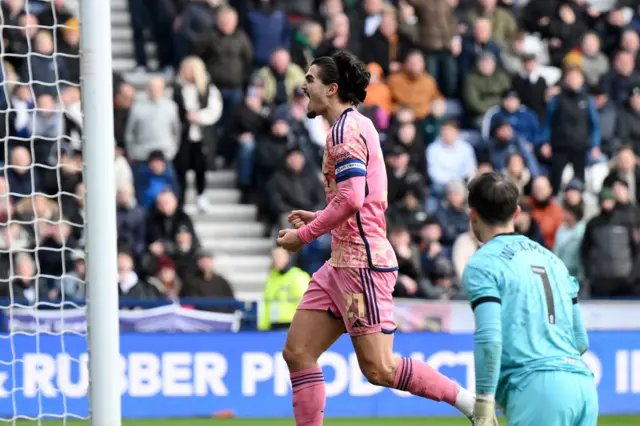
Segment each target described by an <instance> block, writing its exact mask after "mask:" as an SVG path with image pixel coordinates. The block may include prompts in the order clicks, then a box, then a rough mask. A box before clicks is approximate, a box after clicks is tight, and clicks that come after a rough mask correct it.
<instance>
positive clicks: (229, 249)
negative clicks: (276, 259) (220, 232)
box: [202, 238, 273, 255]
mask: <svg viewBox="0 0 640 426" xmlns="http://www.w3.org/2000/svg"><path fill="white" fill-rule="evenodd" d="M202 245H203V246H204V247H206V248H207V249H209V250H213V252H214V253H215V254H216V255H218V254H221V255H222V254H226V255H248V254H251V255H260V254H262V255H264V254H268V253H269V252H270V251H271V249H272V248H273V241H272V240H270V239H267V238H207V239H206V240H203V241H202Z"/></svg>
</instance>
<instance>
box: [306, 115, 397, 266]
mask: <svg viewBox="0 0 640 426" xmlns="http://www.w3.org/2000/svg"><path fill="white" fill-rule="evenodd" d="M322 173H323V175H324V189H325V193H326V196H327V203H328V204H329V205H328V207H327V208H326V209H325V210H323V211H321V212H318V214H317V215H316V220H314V221H313V222H312V223H311V224H310V225H307V226H305V227H303V228H301V229H300V230H299V235H300V238H301V239H302V241H303V242H305V243H307V242H309V241H311V240H313V239H314V238H317V237H318V236H320V235H322V234H323V233H325V232H329V231H331V235H332V243H331V249H332V253H331V259H330V260H329V264H330V265H332V266H334V267H352V268H372V269H374V270H377V271H381V272H383V271H395V270H397V267H398V263H397V260H396V256H395V253H394V251H393V248H392V247H391V244H390V243H389V240H387V224H386V220H385V211H386V210H387V205H388V203H387V171H386V168H385V163H384V158H383V156H382V149H381V147H380V137H379V135H378V132H377V131H376V129H375V127H374V125H373V123H372V122H371V120H369V119H368V118H366V117H365V116H363V115H362V114H360V113H359V112H358V111H356V110H355V109H353V108H349V109H347V110H346V111H345V112H344V113H343V114H342V115H341V116H340V118H339V119H338V120H337V121H336V123H335V124H334V125H333V126H332V127H331V130H330V132H329V135H328V136H327V142H326V150H325V154H324V159H323V162H322ZM336 197H343V198H342V199H340V198H336ZM334 199H335V200H334ZM353 200H359V201H353ZM332 201H334V202H333V203H332ZM358 208H359V210H358ZM332 209H333V210H334V211H331V210H332ZM344 209H349V210H348V211H346V212H345V211H344ZM356 210H357V211H356ZM345 215H346V217H347V219H346V220H344V221H341V222H340V223H336V224H333V223H331V225H337V226H329V222H334V221H332V220H331V219H330V218H329V217H327V218H325V217H324V216H333V217H336V216H337V217H342V216H345ZM321 216H322V217H321ZM316 222H319V223H316ZM321 222H322V223H326V224H327V226H322V225H321ZM326 228H329V229H326Z"/></svg>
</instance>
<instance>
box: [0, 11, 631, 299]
mask: <svg viewBox="0 0 640 426" xmlns="http://www.w3.org/2000/svg"><path fill="white" fill-rule="evenodd" d="M638 3H639V2H638V0H599V1H597V0H528V1H524V0H502V1H498V0H398V1H384V0H362V1H356V0H296V1H278V0H228V1H225V0H162V1H159V2H149V1H146V0H129V6H130V12H131V18H132V19H131V25H132V29H133V36H134V51H135V60H136V64H137V67H136V72H139V73H146V72H151V71H152V72H160V73H159V74H154V75H155V77H154V78H152V79H151V80H150V81H149V84H148V88H147V96H146V97H136V96H135V89H134V87H133V86H132V85H131V84H130V83H129V82H127V81H126V79H125V78H124V77H123V76H121V75H118V74H114V91H113V94H114V139H115V144H116V153H117V154H116V157H117V158H116V170H117V182H116V185H117V192H118V241H119V257H118V271H119V277H120V278H119V284H118V285H119V290H120V294H121V296H122V297H129V298H149V299H163V298H164V299H169V300H171V299H176V298H178V297H189V296H203V297H204V296H209V297H212V296H232V294H233V291H232V289H231V287H230V285H229V284H228V283H227V282H226V280H224V278H222V277H220V276H218V275H217V274H215V272H214V268H213V261H212V256H211V255H212V253H208V252H207V251H206V250H203V249H202V248H201V247H200V244H199V241H198V236H197V235H196V233H195V230H194V226H193V223H192V220H191V218H190V217H189V216H188V215H187V214H186V213H185V212H184V209H183V205H184V202H185V188H186V186H187V178H186V176H187V172H188V171H190V170H193V171H194V172H195V183H196V185H195V186H196V195H197V198H196V204H197V207H198V209H199V210H200V211H201V212H202V213H204V214H206V213H207V212H209V211H210V210H211V207H212V206H211V205H210V203H209V201H208V200H207V198H206V196H205V195H204V190H205V172H206V170H208V169H214V168H229V167H234V168H235V169H236V170H237V176H238V181H237V184H238V187H239V188H240V189H241V191H242V195H243V197H242V201H243V202H244V203H255V204H257V205H258V206H259V210H260V218H261V220H262V221H263V222H264V223H265V224H266V225H267V226H266V228H267V229H268V230H269V233H271V232H272V231H273V230H277V229H278V228H280V227H283V226H286V225H287V224H286V214H287V213H288V212H290V211H291V210H293V209H304V210H317V209H320V208H322V207H323V206H324V203H325V197H324V193H323V188H322V184H321V180H320V165H321V163H322V155H323V150H324V145H325V139H326V135H327V130H328V128H329V126H328V123H326V122H323V120H322V119H320V118H318V119H314V120H310V119H308V118H307V117H306V110H305V105H306V101H307V100H306V98H305V96H304V94H303V93H302V91H301V89H300V85H301V83H302V82H303V79H304V74H305V72H306V70H307V69H308V67H309V66H310V64H311V62H312V61H313V59H314V58H315V57H318V56H323V55H331V54H332V53H334V52H336V51H338V50H340V49H348V50H350V51H352V52H354V53H355V54H357V55H358V56H359V57H361V58H362V59H363V60H364V61H365V62H366V63H367V64H368V69H369V72H370V73H371V84H370V86H369V89H368V95H367V98H366V100H365V102H364V104H363V105H360V106H359V110H360V111H361V112H362V113H363V114H365V115H367V116H368V117H369V118H370V119H371V120H372V121H373V122H374V124H375V125H376V127H377V128H378V130H379V131H380V133H381V140H382V145H383V146H382V148H383V151H384V153H385V158H386V160H387V173H388V178H389V191H388V202H389V209H388V218H387V219H388V224H389V235H390V240H391V242H392V244H393V246H394V248H395V250H396V254H397V256H398V260H399V263H400V273H399V279H398V283H397V286H396V296H400V297H415V298H429V299H450V298H455V297H460V296H461V295H460V285H459V278H460V276H461V272H462V269H463V268H464V265H465V263H466V261H467V260H468V259H469V257H470V256H471V255H472V254H473V253H474V252H475V251H476V250H477V248H478V246H479V243H478V242H477V241H476V240H475V238H474V236H473V235H472V234H471V233H469V225H468V216H467V206H466V181H468V180H469V179H470V178H472V177H473V176H474V175H476V174H478V173H483V172H486V171H488V170H500V171H503V172H504V173H506V174H508V175H510V176H511V177H512V178H513V179H515V180H516V181H517V182H518V184H519V185H520V187H521V189H522V203H521V208H522V214H520V216H519V217H518V219H517V229H518V231H519V232H521V233H523V234H525V235H527V236H529V237H530V238H532V239H533V240H535V241H538V242H539V243H541V244H543V245H544V246H545V247H547V248H548V249H550V250H553V251H554V252H556V253H557V254H558V255H559V256H560V258H561V259H562V260H563V261H564V262H565V263H566V264H567V266H568V267H569V269H570V271H571V272H572V274H574V275H575V276H576V277H578V279H579V280H580V281H581V283H582V290H583V292H584V293H585V294H587V295H592V296H597V297H628V296H637V295H639V294H640V210H638V208H639V207H638V206H639V203H640V166H638V165H637V157H638V155H640V37H639V31H640V5H639V4H638ZM2 6H3V9H2V11H3V15H2V17H3V24H4V25H6V26H7V29H5V31H4V33H3V35H4V38H5V40H4V43H5V50H4V56H3V59H4V67H3V69H2V70H3V72H2V76H1V77H2V81H3V82H4V83H5V84H4V87H5V90H4V92H2V93H0V95H2V96H0V103H1V104H2V106H3V108H2V109H3V111H2V117H1V118H2V120H0V122H2V127H1V128H0V131H1V132H2V136H3V141H4V143H5V145H6V147H5V149H3V150H0V155H3V154H4V153H6V158H2V159H1V160H3V161H4V164H5V166H4V178H2V177H0V189H1V190H2V191H1V193H2V194H4V195H3V196H2V198H0V201H1V203H2V206H1V209H2V212H3V217H4V221H3V226H2V238H0V245H1V246H2V247H1V249H2V256H0V260H1V261H2V262H3V265H4V266H2V267H0V272H2V273H3V274H4V276H5V277H9V276H11V277H13V279H12V281H10V282H9V281H7V280H5V284H0V294H2V295H4V296H8V295H13V296H14V297H18V296H20V297H21V298H25V299H28V300H30V301H33V300H35V298H36V297H40V298H41V299H47V298H48V299H57V298H60V297H66V298H82V297H84V292H85V291H86V289H85V287H84V285H83V277H84V260H83V256H82V255H81V253H82V247H83V237H84V235H83V231H82V223H83V221H84V213H83V212H84V206H83V198H82V196H83V192H84V189H83V188H84V187H83V184H82V174H81V164H82V159H81V155H82V152H81V142H80V140H81V137H80V135H81V132H82V120H81V115H80V113H79V111H80V105H79V104H80V93H79V89H78V83H79V75H80V73H79V64H78V57H77V54H78V29H77V21H76V19H75V18H74V17H73V15H72V14H71V13H70V12H69V11H68V10H67V9H66V7H65V4H64V0H54V1H51V2H45V1H40V0H30V1H29V4H28V8H26V7H25V4H24V0H5V1H4V2H3V3H2ZM148 35H150V36H151V39H152V41H153V42H155V44H156V47H157V48H156V52H157V57H158V68H157V69H150V62H149V61H148V60H147V57H146V51H145V40H146V39H147V38H148V37H147V36H148ZM54 40H55V46H54ZM29 52H31V53H29ZM74 55H75V56H74ZM167 86H168V87H170V88H171V90H170V91H168V90H167ZM34 107H35V108H37V109H34ZM329 255H330V237H329V236H328V235H327V236H323V237H322V238H320V239H318V240H316V241H314V242H313V243H312V244H309V245H308V246H306V247H304V249H303V250H302V251H301V252H300V253H299V254H298V255H297V256H296V258H295V259H293V260H292V261H293V262H295V264H296V265H297V268H300V269H302V270H304V271H305V272H307V273H309V274H311V273H313V272H314V271H315V270H317V269H318V268H319V267H320V265H322V263H323V262H324V261H325V260H326V259H327V258H328V257H329ZM280 257H281V253H274V258H278V259H279V258H280ZM276 263H278V264H282V263H283V262H276ZM290 270H291V268H290V265H287V266H286V267H279V268H274V270H273V271H272V274H271V275H270V277H276V278H277V277H279V274H280V275H282V274H286V273H288V271H290ZM296 270H297V269H296ZM35 271H37V272H38V274H37V278H35V277H34V275H35V274H34V272H35ZM296 276H298V275H296ZM270 279H271V278H270Z"/></svg>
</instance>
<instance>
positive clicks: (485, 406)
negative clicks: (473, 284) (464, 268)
mask: <svg viewBox="0 0 640 426" xmlns="http://www.w3.org/2000/svg"><path fill="white" fill-rule="evenodd" d="M501 311H502V309H501V306H500V303H499V302H497V301H488V302H485V303H480V304H478V305H476V306H475V309H474V314H475V319H476V333H475V348H474V355H475V368H476V392H477V400H476V409H475V414H474V415H475V417H476V419H480V418H483V417H486V418H493V416H494V415H495V410H496V405H495V393H496V388H497V387H498V378H499V376H500V358H501V356H502V312H501Z"/></svg>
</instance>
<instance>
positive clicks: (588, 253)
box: [580, 187, 638, 297]
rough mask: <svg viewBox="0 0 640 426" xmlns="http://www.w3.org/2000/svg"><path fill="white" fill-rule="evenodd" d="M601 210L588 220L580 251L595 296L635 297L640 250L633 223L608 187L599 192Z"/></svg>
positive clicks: (591, 290)
mask: <svg viewBox="0 0 640 426" xmlns="http://www.w3.org/2000/svg"><path fill="white" fill-rule="evenodd" d="M599 200H600V207H601V211H600V214H599V215H598V216H596V217H594V218H593V219H591V220H590V221H589V222H588V223H587V227H586V229H585V231H584V237H583V239H582V245H581V248H580V254H581V258H582V265H583V266H584V270H585V277H586V279H587V281H588V283H589V290H590V295H591V296H593V297H632V296H637V294H638V291H637V289H633V288H630V280H629V275H630V274H631V271H632V269H633V262H634V259H635V258H636V255H637V253H638V246H637V244H636V242H635V241H634V238H633V227H632V226H631V224H630V223H629V219H628V217H627V216H626V215H621V214H617V212H616V210H615V206H616V197H615V194H614V192H613V190H612V189H611V188H607V187H604V188H603V189H602V190H601V191H600V195H599Z"/></svg>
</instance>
